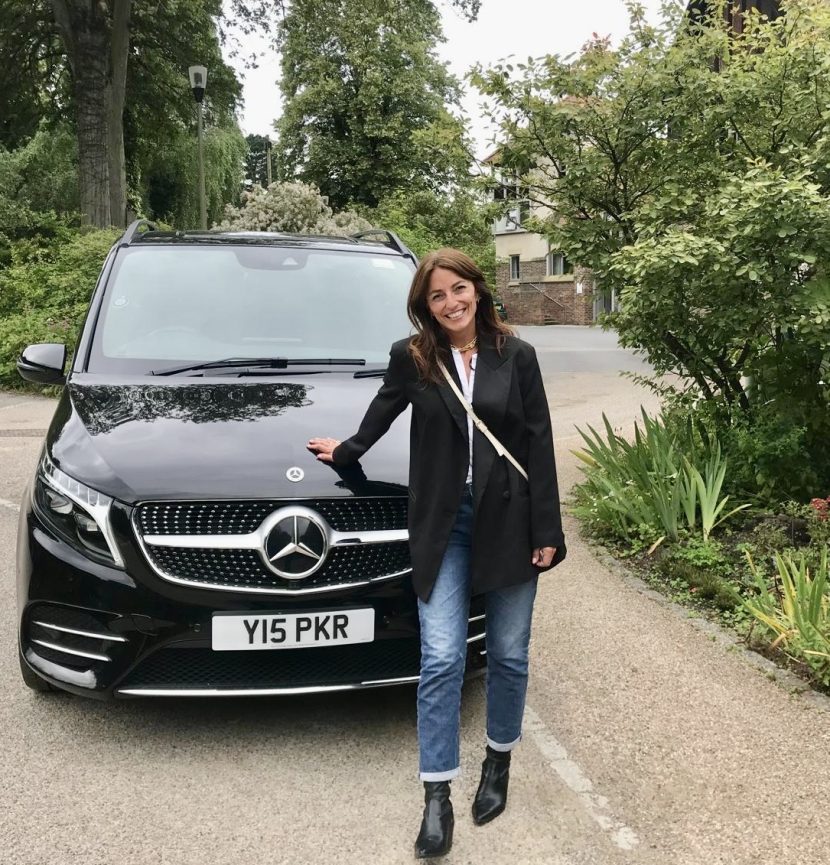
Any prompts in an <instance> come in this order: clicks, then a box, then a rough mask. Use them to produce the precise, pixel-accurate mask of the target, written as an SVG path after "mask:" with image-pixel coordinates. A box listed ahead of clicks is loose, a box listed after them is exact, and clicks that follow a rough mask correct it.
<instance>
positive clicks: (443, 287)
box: [427, 267, 478, 345]
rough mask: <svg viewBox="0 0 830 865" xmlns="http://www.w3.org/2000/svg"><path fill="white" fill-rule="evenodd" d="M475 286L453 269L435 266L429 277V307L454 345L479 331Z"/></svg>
mask: <svg viewBox="0 0 830 865" xmlns="http://www.w3.org/2000/svg"><path fill="white" fill-rule="evenodd" d="M477 304H478V298H477V297H476V288H475V285H473V283H472V281H471V280H469V279H464V277H463V276H459V275H458V274H457V273H456V272H455V271H454V270H448V269H447V268H446V267H436V268H435V269H434V270H433V271H432V274H431V275H430V279H429V290H428V291H427V308H428V309H429V311H430V314H431V315H432V316H433V317H434V318H435V320H436V321H437V322H438V324H440V325H441V327H442V328H443V330H444V331H445V332H446V334H447V336H448V337H449V339H450V342H452V343H454V344H455V345H463V344H464V343H465V342H469V341H470V340H471V339H472V338H473V337H474V336H475V335H476V321H475V318H476V305H477Z"/></svg>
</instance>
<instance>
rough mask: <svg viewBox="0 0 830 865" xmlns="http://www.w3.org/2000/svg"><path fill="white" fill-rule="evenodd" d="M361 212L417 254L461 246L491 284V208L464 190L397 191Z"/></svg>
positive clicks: (493, 275) (493, 253)
mask: <svg viewBox="0 0 830 865" xmlns="http://www.w3.org/2000/svg"><path fill="white" fill-rule="evenodd" d="M364 215H365V216H366V217H367V218H369V219H371V220H372V221H373V222H374V224H375V225H376V226H378V227H381V228H388V229H389V230H390V231H394V232H396V233H397V234H399V235H400V236H401V239H402V240H403V241H404V243H406V245H407V246H408V247H409V248H410V249H411V250H412V251H413V252H414V253H415V255H417V256H419V257H420V256H423V255H424V254H426V253H427V252H430V251H431V250H433V249H439V248H441V247H442V246H454V247H455V248H456V249H461V250H463V251H464V252H466V253H467V255H469V256H470V258H472V259H473V261H475V263H476V264H477V265H478V266H479V267H480V268H481V270H482V272H483V273H484V276H485V278H486V280H487V284H488V285H490V286H493V285H495V279H496V246H495V243H494V241H493V228H492V215H491V212H490V208H489V207H487V206H486V205H483V204H481V203H480V202H479V201H478V200H477V199H476V198H475V197H474V196H472V195H471V194H469V193H466V192H455V193H454V194H452V195H441V194H438V193H435V192H424V191H417V192H399V193H398V194H397V195H395V196H393V197H391V198H389V199H386V200H385V201H382V202H381V203H380V204H379V205H378V206H377V208H375V210H373V211H364Z"/></svg>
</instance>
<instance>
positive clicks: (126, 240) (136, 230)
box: [121, 219, 156, 246]
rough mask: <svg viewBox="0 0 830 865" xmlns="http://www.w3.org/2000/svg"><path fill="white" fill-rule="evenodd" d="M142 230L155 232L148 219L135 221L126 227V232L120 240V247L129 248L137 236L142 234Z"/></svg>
mask: <svg viewBox="0 0 830 865" xmlns="http://www.w3.org/2000/svg"><path fill="white" fill-rule="evenodd" d="M142 229H145V230H146V231H155V230H156V226H155V225H154V224H153V223H152V222H150V220H149V219H136V220H135V221H134V222H131V223H130V224H129V225H128V226H127V230H126V231H125V232H124V235H123V237H122V238H121V245H122V246H129V245H130V244H131V243H132V242H133V241H134V240H136V239H137V238H138V237H139V235H141V234H143V233H144V232H143V231H142Z"/></svg>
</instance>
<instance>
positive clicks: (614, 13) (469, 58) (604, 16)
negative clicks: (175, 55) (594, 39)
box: [208, 0, 661, 157]
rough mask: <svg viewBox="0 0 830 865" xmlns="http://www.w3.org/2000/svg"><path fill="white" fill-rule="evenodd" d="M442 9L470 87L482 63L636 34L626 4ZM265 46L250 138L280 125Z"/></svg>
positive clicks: (253, 85)
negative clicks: (469, 14) (469, 11)
mask: <svg viewBox="0 0 830 865" xmlns="http://www.w3.org/2000/svg"><path fill="white" fill-rule="evenodd" d="M641 3H642V5H643V6H644V7H645V10H646V17H647V18H648V20H649V21H651V22H653V23H657V21H658V20H659V8H660V6H661V0H641ZM439 6H440V8H441V9H442V17H443V26H444V35H445V36H446V40H447V41H446V42H445V43H444V44H443V45H441V46H439V49H438V54H439V56H440V57H441V59H442V60H444V61H445V62H447V63H448V64H449V68H450V70H451V71H452V72H453V73H454V74H455V75H456V77H458V78H459V79H462V81H463V78H464V76H465V75H466V73H467V72H468V71H469V69H470V67H472V66H473V65H474V64H476V63H482V64H484V65H485V66H486V65H489V64H491V63H495V62H497V61H499V60H501V59H504V58H506V57H508V56H511V55H514V56H516V57H517V58H518V59H520V60H521V59H526V58H527V57H529V56H533V57H536V56H541V55H543V54H559V55H562V56H565V55H568V54H571V53H572V52H575V51H578V50H579V49H580V48H581V47H582V45H583V44H584V43H585V42H586V41H587V40H588V39H590V38H591V35H592V34H593V33H597V34H598V35H600V36H610V37H611V39H612V42H614V43H616V42H619V40H620V39H621V38H622V37H623V36H624V35H625V34H626V32H627V31H628V15H627V12H626V9H625V6H624V4H623V0H578V2H575V3H570V2H564V0H482V3H481V11H480V13H479V16H478V20H477V21H475V22H473V23H470V22H468V21H466V20H465V19H464V18H463V17H462V16H461V15H460V14H459V13H458V12H457V11H456V10H455V9H453V8H452V7H451V6H450V5H449V3H447V2H441V0H439ZM255 47H257V46H256V44H255V43H254V42H251V43H246V45H245V48H246V49H248V50H251V49H252V48H255ZM260 47H261V50H264V51H266V55H265V56H264V57H263V58H262V59H261V60H260V64H259V68H258V69H256V70H248V71H246V72H244V92H243V96H244V99H245V107H244V109H243V111H242V113H241V116H240V118H239V121H240V126H241V127H242V131H243V132H244V133H245V134H246V135H248V134H251V133H254V134H259V135H270V136H271V137H274V128H273V124H274V120H275V119H276V118H277V117H278V116H279V113H280V93H279V88H278V87H277V83H276V82H277V79H278V78H279V57H278V55H277V54H276V52H275V51H273V49H270V48H268V47H267V46H266V45H264V44H262V45H261V46H260ZM237 69H238V71H240V72H241V70H239V67H237ZM208 86H209V85H208ZM464 88H465V91H466V95H465V97H464V99H463V102H462V107H463V109H464V111H465V113H466V114H467V116H468V118H469V120H470V131H471V134H472V137H473V141H474V143H475V150H476V155H477V156H479V157H482V156H484V155H486V153H487V152H488V151H489V150H490V149H491V148H490V144H489V140H490V139H491V138H492V135H493V131H492V129H490V127H489V123H488V119H487V118H486V117H484V116H482V112H481V110H480V108H479V103H480V96H479V95H478V94H477V93H476V91H475V90H474V89H473V88H471V87H470V86H469V84H464Z"/></svg>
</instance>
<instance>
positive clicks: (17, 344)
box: [0, 227, 120, 387]
mask: <svg viewBox="0 0 830 865" xmlns="http://www.w3.org/2000/svg"><path fill="white" fill-rule="evenodd" d="M119 234H120V232H119V231H116V230H104V231H90V232H85V233H79V232H73V231H71V230H70V229H68V228H66V227H63V228H62V229H61V230H60V232H59V234H58V236H57V237H56V239H55V240H54V241H53V242H51V243H50V244H48V245H47V246H42V245H38V244H36V243H33V242H31V241H18V242H17V243H16V244H15V245H14V246H13V247H12V249H11V264H10V265H9V266H8V267H7V268H5V269H4V270H0V387H20V386H22V384H23V383H22V381H21V379H20V377H19V375H18V374H17V370H16V367H15V362H16V360H17V357H18V355H19V354H20V351H21V350H22V349H23V348H25V347H26V346H27V345H29V344H31V343H35V342H63V343H66V344H67V346H68V348H69V350H70V352H71V351H72V348H73V347H74V344H75V340H76V339H77V336H78V332H79V330H80V327H81V324H82V322H83V317H84V314H85V313H86V309H87V305H88V303H89V298H90V295H91V294H92V291H93V289H94V287H95V282H96V280H97V278H98V273H99V271H100V269H101V264H102V263H103V261H104V258H105V257H106V254H107V252H108V251H109V248H110V247H111V246H112V244H113V242H114V241H115V239H116V238H117V237H118V236H119Z"/></svg>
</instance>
